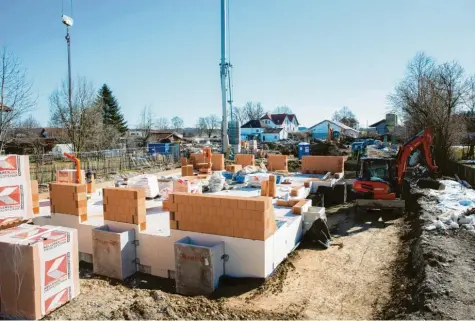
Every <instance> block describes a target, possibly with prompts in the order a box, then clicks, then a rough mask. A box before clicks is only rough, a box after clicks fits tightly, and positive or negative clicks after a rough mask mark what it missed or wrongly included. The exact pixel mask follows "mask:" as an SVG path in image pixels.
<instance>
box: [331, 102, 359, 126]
mask: <svg viewBox="0 0 475 321" xmlns="http://www.w3.org/2000/svg"><path fill="white" fill-rule="evenodd" d="M332 120H336V121H338V122H340V123H342V124H345V125H346V126H348V127H351V128H356V127H358V120H357V119H356V116H355V114H354V113H353V112H352V111H351V110H350V108H348V107H347V106H343V108H341V109H340V110H338V111H335V112H334V113H333V116H332Z"/></svg>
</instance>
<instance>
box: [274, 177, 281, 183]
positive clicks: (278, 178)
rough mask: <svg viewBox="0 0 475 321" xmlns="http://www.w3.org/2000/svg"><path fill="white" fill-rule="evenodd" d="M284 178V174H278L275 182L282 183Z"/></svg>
mask: <svg viewBox="0 0 475 321" xmlns="http://www.w3.org/2000/svg"><path fill="white" fill-rule="evenodd" d="M281 180H282V175H277V176H276V178H275V183H276V184H280V181H281Z"/></svg>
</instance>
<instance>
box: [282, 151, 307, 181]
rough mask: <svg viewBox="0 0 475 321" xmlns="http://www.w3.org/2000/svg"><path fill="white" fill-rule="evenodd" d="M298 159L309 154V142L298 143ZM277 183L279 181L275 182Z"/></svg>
mask: <svg viewBox="0 0 475 321" xmlns="http://www.w3.org/2000/svg"><path fill="white" fill-rule="evenodd" d="M298 146H299V153H298V156H299V159H302V157H303V156H308V155H310V144H309V143H300V144H299V145H298ZM277 184H279V183H277Z"/></svg>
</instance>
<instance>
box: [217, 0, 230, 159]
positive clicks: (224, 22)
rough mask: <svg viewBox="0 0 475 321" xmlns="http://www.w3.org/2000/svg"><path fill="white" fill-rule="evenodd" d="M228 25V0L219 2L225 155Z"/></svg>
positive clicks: (227, 147) (226, 148) (226, 145)
mask: <svg viewBox="0 0 475 321" xmlns="http://www.w3.org/2000/svg"><path fill="white" fill-rule="evenodd" d="M228 23H229V0H221V62H220V64H219V67H220V75H221V106H222V112H223V119H222V126H221V128H222V142H223V153H224V154H227V153H229V150H230V144H229V135H228V103H229V110H230V111H231V119H232V118H233V112H232V87H231V72H230V71H231V68H232V65H231V62H230V59H229V51H230V50H229V47H228V48H227V46H229V38H228V31H229V30H228Z"/></svg>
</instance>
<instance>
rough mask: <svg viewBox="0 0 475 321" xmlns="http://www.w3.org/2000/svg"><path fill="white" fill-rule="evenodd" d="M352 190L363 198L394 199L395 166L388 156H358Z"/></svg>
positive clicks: (396, 191)
mask: <svg viewBox="0 0 475 321" xmlns="http://www.w3.org/2000/svg"><path fill="white" fill-rule="evenodd" d="M353 191H354V192H355V193H357V194H358V195H359V196H360V197H361V198H364V199H389V200H390V199H395V198H396V194H398V190H397V184H396V166H395V162H394V159H390V158H367V157H363V158H360V160H359V164H358V173H357V178H356V181H355V183H354V184H353Z"/></svg>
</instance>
